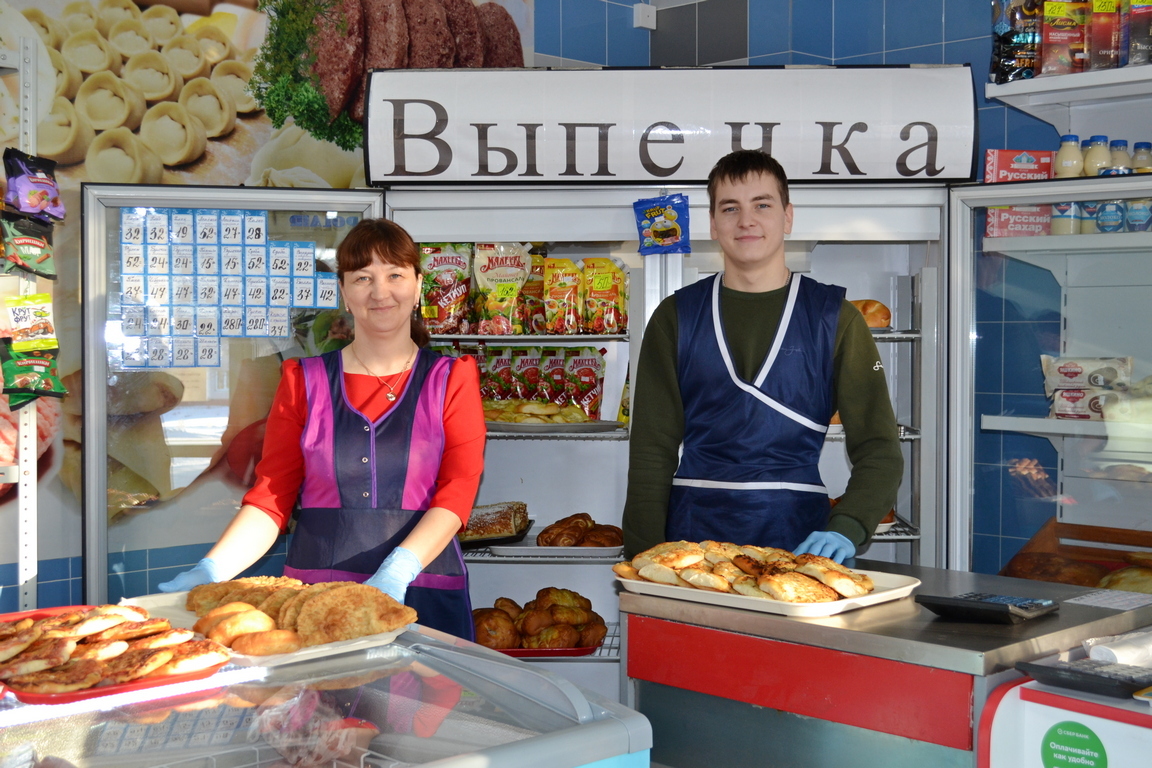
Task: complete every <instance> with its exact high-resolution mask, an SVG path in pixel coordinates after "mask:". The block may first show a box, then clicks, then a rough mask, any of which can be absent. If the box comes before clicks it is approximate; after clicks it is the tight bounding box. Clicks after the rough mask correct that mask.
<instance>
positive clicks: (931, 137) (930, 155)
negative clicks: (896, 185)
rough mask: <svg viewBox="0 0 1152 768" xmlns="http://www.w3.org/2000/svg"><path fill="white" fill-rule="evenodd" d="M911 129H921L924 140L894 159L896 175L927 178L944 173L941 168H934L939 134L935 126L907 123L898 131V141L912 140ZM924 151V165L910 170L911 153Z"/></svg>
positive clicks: (938, 145)
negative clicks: (919, 175)
mask: <svg viewBox="0 0 1152 768" xmlns="http://www.w3.org/2000/svg"><path fill="white" fill-rule="evenodd" d="M913 128H923V129H924V134H925V140H924V143H923V144H917V145H916V146H914V147H909V148H908V149H906V150H904V151H903V152H901V153H900V157H898V158H896V173H898V174H900V175H901V176H915V175H917V174H919V173H924V174H926V175H927V176H928V177H929V178H931V177H933V176H939V175H940V174H941V173H943V172H944V169H943V168H939V167H937V166H936V153H937V150H939V148H940V132H939V131H937V130H936V126H934V125H932V123H908V125H906V126H904V127H903V128H901V129H900V140H901V141H908V140H909V139H910V138H912V129H913ZM921 149H923V150H924V165H923V166H921V167H920V168H910V167H909V166H908V158H909V156H911V155H912V153H913V152H918V151H919V150H921Z"/></svg>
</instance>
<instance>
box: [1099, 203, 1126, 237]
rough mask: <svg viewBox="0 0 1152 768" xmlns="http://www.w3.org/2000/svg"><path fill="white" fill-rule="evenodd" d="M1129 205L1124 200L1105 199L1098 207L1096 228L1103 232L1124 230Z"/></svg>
mask: <svg viewBox="0 0 1152 768" xmlns="http://www.w3.org/2000/svg"><path fill="white" fill-rule="evenodd" d="M1127 213H1128V206H1127V205H1126V204H1125V203H1124V201H1123V200H1104V201H1101V203H1100V207H1099V208H1097V209H1096V228H1097V229H1098V230H1099V231H1101V232H1123V231H1124V220H1125V218H1126V217H1127Z"/></svg>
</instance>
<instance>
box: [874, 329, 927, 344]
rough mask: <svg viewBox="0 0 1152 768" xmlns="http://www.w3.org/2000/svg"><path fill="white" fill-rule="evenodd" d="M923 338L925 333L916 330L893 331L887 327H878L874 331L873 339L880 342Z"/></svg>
mask: <svg viewBox="0 0 1152 768" xmlns="http://www.w3.org/2000/svg"><path fill="white" fill-rule="evenodd" d="M921 338H923V334H921V333H920V331H916V330H911V329H909V330H906V331H891V330H888V329H886V328H877V329H875V330H874V331H872V340H873V341H875V342H877V343H879V342H881V341H919V340H920V339H921Z"/></svg>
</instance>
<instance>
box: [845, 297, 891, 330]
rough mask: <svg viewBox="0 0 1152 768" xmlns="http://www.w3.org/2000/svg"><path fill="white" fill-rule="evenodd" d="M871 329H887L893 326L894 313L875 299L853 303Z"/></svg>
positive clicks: (859, 300) (858, 300)
mask: <svg viewBox="0 0 1152 768" xmlns="http://www.w3.org/2000/svg"><path fill="white" fill-rule="evenodd" d="M852 305H853V306H855V307H856V309H858V310H860V314H862V315H864V322H866V323H868V327H869V328H887V327H888V326H890V325H891V324H892V311H891V310H890V309H888V307H886V306H884V305H883V304H882V303H880V302H879V301H876V300H875V299H856V300H855V301H853V302H852Z"/></svg>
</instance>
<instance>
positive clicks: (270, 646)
mask: <svg viewBox="0 0 1152 768" xmlns="http://www.w3.org/2000/svg"><path fill="white" fill-rule="evenodd" d="M303 647H304V643H303V642H301V640H300V635H298V634H296V633H295V632H294V631H292V630H290V629H270V630H267V631H265V632H249V633H248V634H246V635H237V636H236V637H234V638H233V639H232V650H234V651H236V653H243V654H245V655H246V656H271V655H273V654H276V653H293V652H295V651H298V650H300V649H301V648H303Z"/></svg>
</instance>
